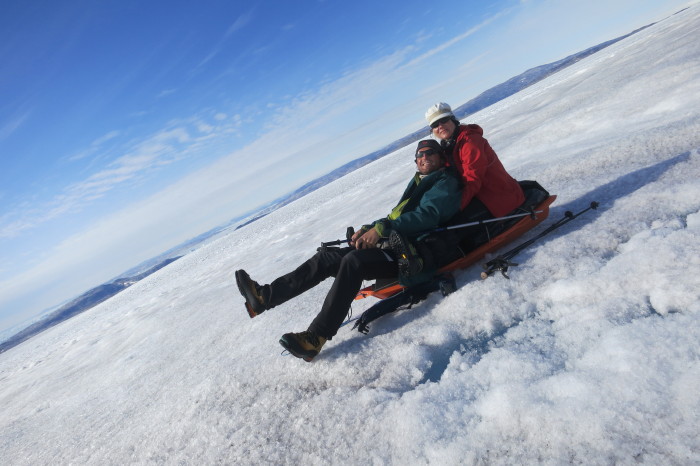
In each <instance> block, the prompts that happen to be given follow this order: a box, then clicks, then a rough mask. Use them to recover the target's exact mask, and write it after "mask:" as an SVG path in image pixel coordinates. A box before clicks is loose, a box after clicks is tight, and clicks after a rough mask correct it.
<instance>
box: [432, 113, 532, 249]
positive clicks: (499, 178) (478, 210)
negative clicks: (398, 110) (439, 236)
mask: <svg viewBox="0 0 700 466" xmlns="http://www.w3.org/2000/svg"><path fill="white" fill-rule="evenodd" d="M425 119H426V120H427V121H428V124H429V125H430V128H431V130H432V133H433V136H435V137H436V138H437V139H439V140H440V144H441V145H442V146H443V147H444V148H445V152H446V154H447V159H448V161H449V164H450V165H452V166H453V167H454V168H455V170H456V171H457V172H458V173H459V175H460V179H461V181H462V201H461V208H462V212H461V213H460V214H458V216H457V218H455V219H454V220H453V221H452V222H450V223H452V224H459V223H467V222H471V221H475V220H485V219H488V218H494V217H502V216H504V215H507V214H508V213H510V212H512V211H513V210H515V209H517V208H518V207H519V206H520V205H521V204H523V202H525V195H524V194H523V190H522V188H521V187H520V185H519V184H518V182H517V181H516V180H515V178H513V177H512V176H510V175H509V174H508V172H507V171H506V169H505V168H504V167H503V164H502V163H501V161H500V160H499V159H498V156H497V155H496V152H494V150H493V149H492V148H491V145H490V144H489V142H488V141H487V140H486V139H484V137H483V135H484V130H483V129H481V127H480V126H479V125H474V124H471V125H462V124H460V123H459V120H457V118H456V117H455V116H454V114H453V113H452V108H450V106H449V105H447V104H446V103H444V102H440V103H438V104H435V105H433V106H432V107H430V108H429V109H428V111H427V112H426V113H425ZM460 236H461V237H462V239H464V238H465V237H470V236H471V237H474V236H475V231H474V230H473V229H465V230H464V231H462V232H461V234H460ZM482 242H483V241H482V240H476V241H472V242H471V244H470V243H469V242H468V241H467V242H466V244H463V246H464V247H466V248H467V249H470V248H472V247H474V246H477V245H478V244H479V243H482Z"/></svg>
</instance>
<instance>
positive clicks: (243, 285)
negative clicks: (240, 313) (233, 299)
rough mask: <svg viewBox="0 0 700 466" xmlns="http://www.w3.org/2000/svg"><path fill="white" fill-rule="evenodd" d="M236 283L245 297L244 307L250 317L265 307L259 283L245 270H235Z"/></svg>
mask: <svg viewBox="0 0 700 466" xmlns="http://www.w3.org/2000/svg"><path fill="white" fill-rule="evenodd" d="M236 284H237V285H238V291H240V292H241V295H243V297H244V298H245V307H246V310H247V311H248V315H249V316H250V318H251V319H252V318H253V317H255V316H257V315H258V314H261V313H262V312H263V311H265V310H266V309H267V306H266V305H265V298H263V297H262V295H261V294H260V288H261V287H260V285H258V283H257V282H256V281H254V280H253V279H251V278H250V276H249V275H248V274H247V273H246V271H245V270H243V269H241V270H236Z"/></svg>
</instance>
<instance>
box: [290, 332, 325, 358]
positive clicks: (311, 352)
mask: <svg viewBox="0 0 700 466" xmlns="http://www.w3.org/2000/svg"><path fill="white" fill-rule="evenodd" d="M324 343H326V339H325V338H323V337H321V336H318V335H316V334H315V333H313V332H310V331H308V330H307V331H305V332H301V333H285V334H284V335H282V338H280V345H282V346H283V347H284V349H286V350H287V351H289V352H290V353H292V355H294V356H296V357H297V358H302V359H303V360H304V361H306V362H311V360H312V359H313V358H315V357H316V355H317V354H318V352H319V351H321V348H322V347H323V344H324Z"/></svg>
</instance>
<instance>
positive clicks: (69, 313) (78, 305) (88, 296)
mask: <svg viewBox="0 0 700 466" xmlns="http://www.w3.org/2000/svg"><path fill="white" fill-rule="evenodd" d="M177 259H179V257H174V258H170V259H166V260H164V261H163V262H161V263H160V264H158V265H156V266H154V267H152V268H150V269H148V270H147V271H145V272H142V273H140V274H138V275H134V276H130V277H121V278H117V279H115V280H113V281H111V282H109V283H105V284H103V285H99V286H97V287H95V288H93V289H91V290H89V291H87V292H85V293H83V294H82V295H80V296H78V297H77V298H75V299H74V300H73V301H71V302H69V303H67V304H64V305H63V306H61V307H60V308H58V309H57V310H55V311H53V312H52V313H50V314H48V315H46V316H45V317H43V318H41V319H40V320H39V321H37V322H35V323H33V324H31V325H30V326H28V327H27V328H25V329H24V330H22V331H21V332H19V333H17V334H15V335H13V336H12V337H10V338H9V339H8V340H5V341H4V342H2V343H0V353H2V352H4V351H7V350H8V349H10V348H12V347H14V346H17V345H19V344H20V343H22V342H23V341H26V340H28V339H30V338H31V337H33V336H34V335H36V334H38V333H41V332H43V331H44V330H46V329H49V328H51V327H53V326H54V325H57V324H60V323H61V322H63V321H65V320H68V319H70V318H71V317H73V316H76V315H78V314H80V313H81V312H85V311H86V310H88V309H90V308H92V307H93V306H96V305H97V304H99V303H101V302H103V301H105V300H107V299H109V298H111V297H112V296H114V295H115V294H117V293H119V292H120V291H122V290H124V289H126V288H128V287H130V286H131V285H133V284H134V283H136V282H138V281H140V280H143V279H144V278H146V277H147V276H149V275H151V274H152V273H154V272H156V271H158V270H160V269H162V268H163V267H165V266H166V265H168V264H170V263H171V262H174V261H176V260H177Z"/></svg>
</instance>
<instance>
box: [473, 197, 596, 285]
mask: <svg viewBox="0 0 700 466" xmlns="http://www.w3.org/2000/svg"><path fill="white" fill-rule="evenodd" d="M598 205H599V204H598V203H597V202H595V201H593V202H591V204H590V206H588V207H587V208H585V209H583V210H582V211H580V212H578V213H576V214H574V213H573V212H571V211H569V210H567V211H566V212H564V217H563V218H561V219H559V220H558V221H556V222H555V223H553V224H552V225H550V226H549V227H548V228H547V229H545V230H543V231H542V232H541V233H540V234H538V235H537V236H535V237H533V238H530V239H529V240H527V241H525V242H524V243H522V244H519V245H518V246H516V247H514V248H513V249H511V250H510V251H507V252H505V253H503V254H501V255H499V256H497V257H495V258H494V259H491V260H490V261H488V262H487V263H486V264H484V266H483V267H484V269H486V270H485V271H484V272H481V278H483V279H486V278H488V277H490V276H491V275H493V274H494V273H496V272H501V274H502V275H503V276H504V277H506V278H510V277H509V276H508V273H507V272H508V267H513V266H517V265H518V264H516V263H515V262H511V261H510V259H512V258H513V257H515V255H516V254H518V253H519V252H520V251H522V250H523V249H525V248H526V247H528V246H530V245H531V244H532V243H534V242H535V241H537V240H538V239H540V238H542V237H543V236H546V235H548V234H549V233H551V232H553V231H554V230H556V229H557V228H559V227H561V226H562V225H565V224H567V223H569V222H570V221H572V220H573V219H575V218H576V217H578V216H579V215H581V214H583V213H585V212H588V211H589V210H591V209H597V208H598Z"/></svg>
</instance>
